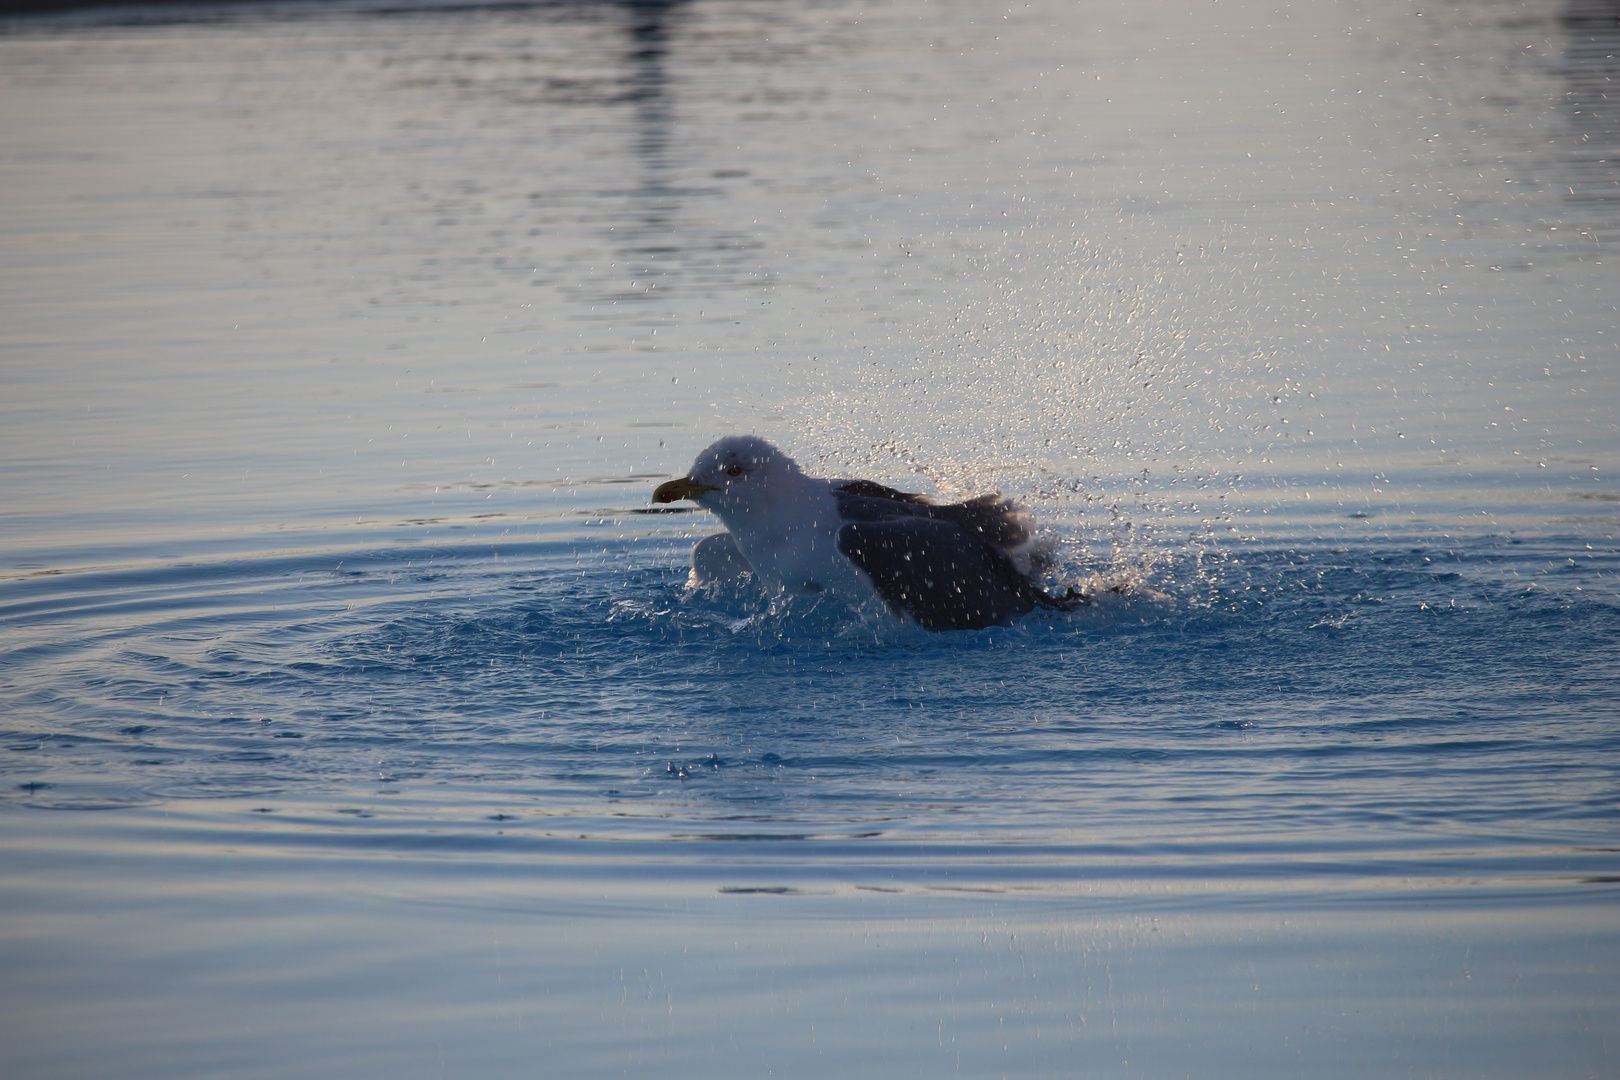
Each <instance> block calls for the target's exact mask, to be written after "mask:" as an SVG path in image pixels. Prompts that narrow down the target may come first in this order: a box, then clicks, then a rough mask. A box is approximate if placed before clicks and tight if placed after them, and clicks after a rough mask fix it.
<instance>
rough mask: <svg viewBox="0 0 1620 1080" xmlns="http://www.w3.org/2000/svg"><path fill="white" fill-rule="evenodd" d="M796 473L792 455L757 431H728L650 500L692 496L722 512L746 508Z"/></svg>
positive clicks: (770, 494) (768, 497) (766, 498)
mask: <svg viewBox="0 0 1620 1080" xmlns="http://www.w3.org/2000/svg"><path fill="white" fill-rule="evenodd" d="M800 475H801V474H800V472H799V466H798V465H797V464H795V463H794V461H793V459H792V458H790V457H788V456H787V455H786V454H784V453H782V451H780V450H778V449H777V448H776V447H774V446H772V445H771V444H770V443H768V442H766V441H765V440H764V439H761V438H759V437H758V436H757V435H728V436H726V437H725V438H724V439H721V440H720V441H719V442H717V443H715V444H714V445H713V446H711V447H709V448H708V449H707V450H705V451H703V452H702V453H701V454H699V455H698V456H697V460H696V461H694V462H693V463H692V470H691V472H689V473H687V474H686V475H685V476H683V477H681V478H680V479H679V480H671V481H669V482H668V483H665V484H661V485H659V488H658V490H657V491H655V492H653V502H659V503H669V502H674V501H675V500H677V499H694V500H696V501H697V502H699V503H701V504H702V505H704V506H706V507H708V508H709V509H711V510H716V511H720V512H722V513H723V512H726V511H742V512H747V511H748V510H749V509H750V508H751V507H753V506H757V505H760V504H762V503H766V502H769V501H771V499H772V498H773V495H774V494H777V493H780V492H781V491H782V490H783V488H784V486H790V485H791V481H792V480H794V479H797V478H798V477H799V476H800ZM784 481H787V482H789V483H788V485H784Z"/></svg>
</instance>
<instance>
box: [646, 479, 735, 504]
mask: <svg viewBox="0 0 1620 1080" xmlns="http://www.w3.org/2000/svg"><path fill="white" fill-rule="evenodd" d="M717 490H719V489H718V488H713V487H710V486H709V485H708V484H700V483H698V482H697V481H696V480H693V479H692V478H691V477H690V476H683V477H681V478H680V479H679V480H669V481H666V482H665V483H662V484H659V485H658V490H657V491H654V492H653V502H655V503H672V502H674V501H675V500H676V499H695V498H697V497H698V496H699V495H702V494H703V493H704V492H705V491H717Z"/></svg>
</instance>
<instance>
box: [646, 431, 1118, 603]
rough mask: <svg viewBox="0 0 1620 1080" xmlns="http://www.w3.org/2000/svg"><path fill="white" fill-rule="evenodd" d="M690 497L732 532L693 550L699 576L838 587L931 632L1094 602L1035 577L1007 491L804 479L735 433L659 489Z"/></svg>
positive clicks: (657, 497)
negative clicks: (952, 491)
mask: <svg viewBox="0 0 1620 1080" xmlns="http://www.w3.org/2000/svg"><path fill="white" fill-rule="evenodd" d="M680 499H691V500H693V501H694V502H696V503H697V504H698V505H699V506H701V507H703V508H704V509H706V510H711V511H713V512H714V513H715V514H717V515H719V517H720V520H721V521H722V522H724V523H725V526H726V530H727V531H726V532H724V533H720V534H718V535H716V536H710V537H707V538H706V539H704V540H703V541H701V542H700V543H699V544H698V545H697V547H696V548H694V549H693V552H692V569H693V577H694V579H695V580H697V581H700V582H701V581H712V580H728V579H735V578H737V577H740V576H741V575H742V574H744V573H748V572H751V573H753V574H754V575H755V576H756V577H757V578H758V579H759V580H760V582H761V583H762V584H764V585H765V586H767V587H769V588H772V589H776V590H779V591H785V592H789V593H828V594H831V595H833V596H836V597H838V598H840V599H842V600H844V601H846V602H848V603H851V604H852V605H854V606H856V607H858V608H859V607H864V606H866V605H868V604H869V603H871V602H872V601H873V600H874V599H878V600H881V601H882V602H883V604H885V605H886V606H887V607H888V608H889V610H891V611H893V612H894V613H895V614H896V615H899V616H901V617H903V618H910V619H911V620H913V621H914V622H916V623H917V624H918V625H920V626H922V627H923V628H924V629H927V630H980V629H983V628H985V627H987V626H1007V625H1010V624H1011V623H1012V622H1013V621H1015V620H1016V619H1019V618H1021V617H1022V616H1024V615H1027V614H1029V613H1030V612H1031V611H1034V610H1035V609H1036V608H1045V609H1047V610H1051V611H1072V610H1074V609H1075V608H1078V607H1081V606H1083V605H1085V604H1086V603H1088V602H1089V600H1088V598H1087V597H1085V596H1083V595H1081V594H1080V593H1078V592H1076V591H1075V590H1073V589H1070V590H1069V591H1068V592H1067V593H1066V594H1065V595H1063V596H1052V595H1050V594H1048V593H1046V592H1044V591H1043V590H1042V589H1040V588H1039V587H1037V586H1036V584H1035V583H1034V581H1033V580H1031V578H1030V547H1031V544H1032V541H1033V539H1034V522H1033V520H1032V519H1031V517H1030V515H1029V513H1028V512H1027V511H1025V510H1023V509H1021V508H1019V507H1018V506H1016V505H1014V504H1013V503H1011V502H1009V501H1008V500H1006V499H1004V498H1002V497H1001V496H1000V495H999V494H993V495H980V496H979V497H978V498H976V499H969V500H968V501H967V502H960V503H948V504H940V503H936V502H934V501H933V500H932V499H930V498H929V497H928V496H926V495H915V494H912V493H910V492H906V491H897V490H896V489H894V488H891V487H885V486H884V485H882V484H878V483H874V482H873V481H871V480H829V479H822V478H818V477H813V476H806V475H805V474H804V472H803V471H801V470H800V468H799V466H798V465H797V464H796V463H795V462H794V461H793V459H792V458H790V457H788V456H787V455H786V454H784V453H782V452H781V451H780V450H778V449H777V448H776V447H774V446H772V445H771V444H770V443H768V442H766V441H765V440H764V439H761V438H759V437H757V436H754V435H731V436H727V437H726V438H724V439H721V440H720V441H719V442H717V443H715V444H714V445H713V446H711V447H709V448H708V449H707V450H705V451H703V452H702V453H701V454H699V455H698V456H697V460H696V461H695V462H693V463H692V471H691V472H690V473H688V474H687V475H686V476H683V477H681V478H680V479H678V480H670V481H668V482H667V483H664V484H661V485H659V487H658V489H657V490H656V491H654V492H653V502H655V503H672V502H675V501H677V500H680Z"/></svg>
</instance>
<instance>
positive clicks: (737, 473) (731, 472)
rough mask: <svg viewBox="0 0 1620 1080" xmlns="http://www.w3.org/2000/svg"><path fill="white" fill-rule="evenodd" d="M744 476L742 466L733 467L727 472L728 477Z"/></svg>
mask: <svg viewBox="0 0 1620 1080" xmlns="http://www.w3.org/2000/svg"><path fill="white" fill-rule="evenodd" d="M742 474H743V467H742V466H741V465H733V466H732V467H731V468H729V469H727V470H726V475H727V476H741V475H742Z"/></svg>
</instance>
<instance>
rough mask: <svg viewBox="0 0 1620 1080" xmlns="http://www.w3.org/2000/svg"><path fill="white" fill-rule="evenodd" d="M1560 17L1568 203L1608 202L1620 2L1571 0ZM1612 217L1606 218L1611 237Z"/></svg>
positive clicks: (1613, 192)
mask: <svg viewBox="0 0 1620 1080" xmlns="http://www.w3.org/2000/svg"><path fill="white" fill-rule="evenodd" d="M1562 22H1563V24H1564V29H1565V32H1566V33H1567V34H1568V42H1567V44H1566V45H1565V48H1564V64H1563V68H1564V79H1565V81H1566V83H1567V84H1568V87H1569V89H1568V90H1567V91H1566V93H1565V96H1564V113H1565V115H1566V117H1567V118H1568V122H1569V126H1570V129H1571V131H1572V133H1573V136H1574V138H1573V145H1572V146H1571V147H1570V148H1569V149H1568V151H1567V152H1566V154H1565V155H1564V156H1565V163H1564V164H1565V168H1566V169H1567V170H1568V173H1569V178H1570V180H1571V183H1570V184H1569V185H1568V186H1569V200H1570V202H1572V203H1577V204H1580V203H1601V204H1608V205H1611V206H1612V205H1613V204H1614V203H1615V202H1617V201H1620V109H1617V106H1616V105H1615V102H1614V100H1613V90H1614V85H1615V82H1616V77H1617V76H1620V3H1617V2H1616V0H1570V3H1569V5H1568V6H1567V7H1566V8H1565V10H1564V14H1563V19H1562ZM1614 222H1615V217H1614V215H1612V214H1611V215H1610V216H1609V218H1608V221H1607V224H1608V227H1609V230H1610V231H1609V233H1608V234H1607V235H1605V236H1604V237H1603V238H1604V239H1605V240H1612V239H1613V228H1614Z"/></svg>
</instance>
